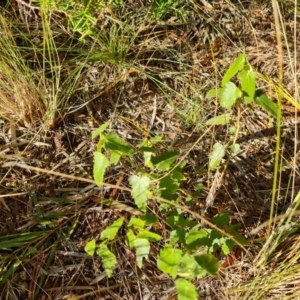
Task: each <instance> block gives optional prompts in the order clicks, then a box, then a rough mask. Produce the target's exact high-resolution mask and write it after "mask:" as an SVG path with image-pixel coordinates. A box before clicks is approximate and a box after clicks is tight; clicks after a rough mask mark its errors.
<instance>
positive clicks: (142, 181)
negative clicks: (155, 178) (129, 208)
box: [129, 175, 151, 212]
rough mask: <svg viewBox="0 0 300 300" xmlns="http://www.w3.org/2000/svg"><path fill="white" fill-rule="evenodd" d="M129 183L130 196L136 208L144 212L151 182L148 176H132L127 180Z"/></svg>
mask: <svg viewBox="0 0 300 300" xmlns="http://www.w3.org/2000/svg"><path fill="white" fill-rule="evenodd" d="M129 183H130V185H131V187H132V191H131V195H132V197H133V199H134V202H135V204H136V205H137V207H138V208H139V209H140V210H141V211H143V212H146V208H147V199H148V193H149V186H150V183H151V180H150V178H149V177H148V176H145V175H143V176H140V177H139V176H137V175H133V176H131V177H130V178H129Z"/></svg>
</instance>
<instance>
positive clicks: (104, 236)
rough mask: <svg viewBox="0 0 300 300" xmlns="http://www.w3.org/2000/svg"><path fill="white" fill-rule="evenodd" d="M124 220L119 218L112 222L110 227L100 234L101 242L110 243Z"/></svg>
mask: <svg viewBox="0 0 300 300" xmlns="http://www.w3.org/2000/svg"><path fill="white" fill-rule="evenodd" d="M123 222H124V218H123V217H122V218H119V219H118V220H116V221H114V222H113V223H112V224H111V225H109V226H108V227H106V228H105V229H104V230H103V231H102V232H101V240H108V241H111V240H113V239H114V238H115V237H116V235H117V233H118V231H119V229H120V227H121V226H122V225H123Z"/></svg>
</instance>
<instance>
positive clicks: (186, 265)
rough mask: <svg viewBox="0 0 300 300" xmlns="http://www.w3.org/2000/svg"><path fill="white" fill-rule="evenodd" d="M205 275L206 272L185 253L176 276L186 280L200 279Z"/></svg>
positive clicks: (192, 257)
mask: <svg viewBox="0 0 300 300" xmlns="http://www.w3.org/2000/svg"><path fill="white" fill-rule="evenodd" d="M206 274H207V272H206V270H204V269H203V268H202V267H200V266H199V264H198V263H197V262H196V260H195V258H194V256H192V255H190V254H188V253H185V254H184V256H183V257H182V259H181V262H180V265H179V268H178V273H177V275H178V276H180V277H184V278H187V279H193V278H194V277H197V278H199V279H200V278H202V277H204V276H205V275H206Z"/></svg>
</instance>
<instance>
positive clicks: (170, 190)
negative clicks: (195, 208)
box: [159, 175, 180, 201]
mask: <svg viewBox="0 0 300 300" xmlns="http://www.w3.org/2000/svg"><path fill="white" fill-rule="evenodd" d="M179 186H180V184H179V183H178V181H177V180H174V178H173V177H172V176H170V175H169V176H165V177H164V178H163V179H161V181H160V182H159V189H160V196H161V197H162V198H164V199H167V200H171V201H172V200H173V201H174V200H176V199H177V198H178V195H177V194H176V192H177V190H178V188H179Z"/></svg>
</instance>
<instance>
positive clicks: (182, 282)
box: [175, 278, 198, 300]
mask: <svg viewBox="0 0 300 300" xmlns="http://www.w3.org/2000/svg"><path fill="white" fill-rule="evenodd" d="M175 285H176V289H177V293H178V300H197V299H198V293H197V290H196V287H195V286H194V285H193V284H192V283H191V282H189V281H187V280H186V279H182V278H179V279H177V280H176V281H175Z"/></svg>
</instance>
